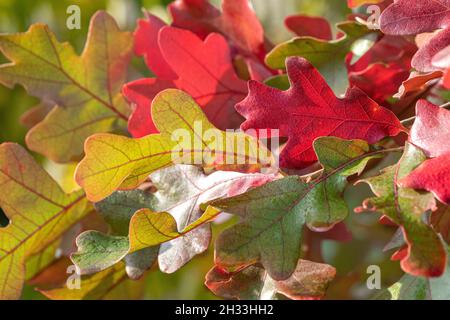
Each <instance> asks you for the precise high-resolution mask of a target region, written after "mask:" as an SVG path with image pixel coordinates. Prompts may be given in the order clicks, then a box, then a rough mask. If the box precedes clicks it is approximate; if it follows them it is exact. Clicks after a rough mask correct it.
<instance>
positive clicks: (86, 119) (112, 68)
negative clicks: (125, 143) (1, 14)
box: [0, 12, 133, 162]
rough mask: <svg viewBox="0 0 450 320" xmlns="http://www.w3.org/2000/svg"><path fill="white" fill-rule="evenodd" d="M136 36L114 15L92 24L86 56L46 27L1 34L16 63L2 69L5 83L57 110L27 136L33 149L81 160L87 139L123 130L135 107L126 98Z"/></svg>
mask: <svg viewBox="0 0 450 320" xmlns="http://www.w3.org/2000/svg"><path fill="white" fill-rule="evenodd" d="M132 43H133V41H132V37H131V34H130V33H128V32H122V31H120V30H119V28H118V26H117V24H116V23H115V21H114V20H113V18H112V17H111V16H109V15H108V14H107V13H105V12H98V13H97V14H95V15H94V16H93V18H92V20H91V25H90V28H89V37H88V41H87V43H86V46H85V49H84V51H83V54H82V55H81V56H78V55H77V54H76V53H75V51H74V49H73V48H72V47H71V46H70V45H69V44H68V43H60V42H58V41H57V40H56V37H55V35H54V34H53V33H52V32H51V31H50V30H49V29H48V27H47V26H46V25H43V24H35V25H33V26H31V28H30V29H29V30H28V31H27V32H26V33H18V34H12V35H8V34H6V35H0V50H1V51H2V52H3V54H4V55H5V56H6V57H7V58H9V59H10V60H11V61H12V63H8V64H4V65H2V66H0V82H1V83H2V84H4V85H6V86H8V87H13V86H14V85H15V84H20V85H22V86H24V87H25V88H26V90H27V92H28V93H29V94H31V95H33V96H36V97H39V98H41V99H43V100H45V101H47V102H50V103H52V105H54V106H55V107H54V108H53V109H52V111H50V113H49V114H48V115H47V116H46V117H45V119H44V120H43V121H41V122H40V123H38V124H37V125H36V126H35V127H34V128H33V129H31V131H30V132H29V133H28V136H27V145H28V146H29V148H30V149H32V150H34V151H37V152H40V153H42V154H44V155H45V156H47V157H48V158H50V159H52V160H55V161H57V162H68V161H71V160H74V159H78V158H80V157H81V155H82V153H83V144H84V140H85V139H86V138H87V137H89V136H90V135H91V134H93V133H96V132H110V131H113V130H116V129H117V128H118V126H119V127H120V126H121V127H123V126H124V124H125V122H126V121H127V119H128V113H129V108H128V106H127V104H126V102H125V100H124V99H123V97H122V95H121V94H120V90H121V86H122V84H123V83H124V81H125V78H126V70H127V66H128V63H129V60H130V58H131V50H132Z"/></svg>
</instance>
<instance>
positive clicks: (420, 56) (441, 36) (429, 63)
mask: <svg viewBox="0 0 450 320" xmlns="http://www.w3.org/2000/svg"><path fill="white" fill-rule="evenodd" d="M449 10H450V9H449ZM449 15H450V12H449ZM449 43H450V28H448V29H444V30H441V31H439V32H438V33H437V34H436V35H435V36H433V37H432V38H431V39H430V40H429V41H428V42H427V43H425V44H424V45H423V46H422V47H420V48H419V51H417V53H416V54H415V55H414V58H413V60H412V62H411V65H412V66H413V67H414V68H415V69H416V70H418V71H421V72H431V71H436V70H440V68H438V67H436V66H434V65H433V58H434V56H435V55H436V54H438V53H439V52H440V51H441V50H444V49H445V48H446V47H447V46H448V44H449Z"/></svg>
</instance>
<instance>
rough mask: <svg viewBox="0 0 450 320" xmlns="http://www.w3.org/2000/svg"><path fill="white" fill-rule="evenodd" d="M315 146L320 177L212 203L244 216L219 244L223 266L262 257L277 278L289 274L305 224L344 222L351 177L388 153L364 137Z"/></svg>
mask: <svg viewBox="0 0 450 320" xmlns="http://www.w3.org/2000/svg"><path fill="white" fill-rule="evenodd" d="M314 147H315V150H316V153H317V156H318V157H319V161H320V163H321V164H322V166H323V173H322V174H321V176H320V177H318V178H317V179H315V180H313V181H311V182H305V181H303V180H302V179H301V178H300V177H298V176H290V177H286V178H283V179H280V180H276V181H273V182H269V183H267V184H265V185H263V186H261V187H258V188H255V189H252V190H250V191H248V192H246V193H244V194H242V195H238V196H235V197H231V198H226V199H218V200H213V201H211V202H209V203H207V204H208V205H209V207H208V209H207V212H208V211H210V210H211V211H212V212H215V211H216V210H222V211H224V212H227V213H232V214H235V215H238V216H240V217H241V218H242V220H241V222H239V223H238V224H237V225H235V226H233V227H231V228H229V229H227V230H225V231H224V232H223V233H222V234H220V236H219V238H218V239H217V241H216V243H215V250H216V251H215V263H216V265H217V266H218V267H220V268H222V269H224V270H226V271H227V272H235V271H237V270H240V269H241V268H243V267H245V266H248V265H251V264H254V263H256V262H260V263H261V264H262V265H263V267H264V269H266V270H267V272H268V275H270V277H271V278H273V279H274V280H285V279H287V278H289V277H290V276H291V274H292V273H293V272H294V270H295V267H296V265H297V261H298V259H299V254H300V244H301V239H302V229H303V227H304V225H305V224H306V225H307V226H308V227H309V228H311V229H313V230H317V231H323V230H328V229H330V228H331V227H332V226H334V225H335V224H337V223H338V222H340V221H342V220H343V219H344V218H345V217H346V216H347V213H348V209H347V206H346V204H345V202H344V200H343V199H342V193H343V191H344V188H345V186H346V182H347V177H348V176H351V175H353V174H357V173H360V172H361V171H362V170H363V169H364V167H365V166H366V164H367V162H368V161H369V160H370V159H372V158H376V157H380V156H381V155H382V153H383V151H378V152H377V151H374V152H370V148H369V145H368V144H367V143H366V142H364V141H361V140H354V141H346V140H341V139H338V138H333V137H323V138H319V139H317V140H316V141H315V143H314ZM205 206H206V205H205Z"/></svg>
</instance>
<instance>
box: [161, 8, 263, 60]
mask: <svg viewBox="0 0 450 320" xmlns="http://www.w3.org/2000/svg"><path fill="white" fill-rule="evenodd" d="M169 11H170V14H171V15H172V18H173V24H172V25H173V26H175V27H179V28H183V29H188V30H191V31H192V32H194V33H196V34H197V35H198V36H200V37H201V38H202V39H204V38H206V36H207V35H208V34H210V33H211V32H219V33H222V35H224V36H225V37H227V38H228V39H229V40H230V44H231V45H232V46H233V47H236V48H237V49H238V50H239V51H240V52H241V53H242V54H243V55H244V56H248V55H254V56H256V57H259V58H260V59H264V55H265V53H266V52H265V49H264V29H263V27H262V25H261V23H260V22H259V20H258V17H257V16H256V14H255V12H254V11H253V9H252V7H251V5H250V3H249V1H248V0H223V1H222V12H220V10H218V9H217V8H216V7H214V6H213V5H211V4H210V3H209V1H207V0H177V1H175V2H173V3H172V4H170V5H169Z"/></svg>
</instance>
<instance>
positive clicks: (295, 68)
mask: <svg viewBox="0 0 450 320" xmlns="http://www.w3.org/2000/svg"><path fill="white" fill-rule="evenodd" d="M286 67H287V73H288V75H289V79H290V83H291V88H290V89H289V90H287V91H281V90H278V89H275V88H271V87H268V86H266V85H264V84H261V83H258V82H256V81H249V95H248V96H247V98H246V99H245V100H243V101H242V102H240V103H238V104H237V105H236V110H237V111H238V112H239V113H241V114H242V115H243V116H244V117H245V118H246V121H245V122H244V123H243V124H242V125H241V129H243V130H247V129H250V128H254V129H279V135H280V136H282V137H288V142H287V145H286V146H285V147H284V149H283V150H282V153H281V155H280V165H281V166H282V167H287V168H304V167H306V166H308V165H310V164H311V163H312V162H314V161H316V160H317V158H316V155H315V153H314V151H313V149H312V143H313V141H314V139H316V138H317V137H322V136H336V137H340V138H344V139H364V140H366V141H368V142H369V143H374V142H377V141H379V140H380V139H382V138H384V137H385V136H394V135H397V134H398V133H399V132H400V131H402V130H404V128H403V127H402V125H401V124H400V122H399V120H398V119H397V118H396V117H395V115H394V114H393V113H392V112H390V111H389V110H387V109H385V108H383V107H381V106H379V105H378V104H377V103H376V102H375V101H373V100H371V99H370V98H369V97H367V95H366V94H365V93H364V92H363V91H361V90H360V89H358V88H351V89H349V90H347V93H346V95H345V97H344V98H342V99H338V98H337V97H336V96H335V95H334V93H333V91H332V90H331V88H330V87H329V86H328V85H327V83H326V82H325V80H324V79H323V78H322V76H321V75H320V73H319V72H318V71H317V70H316V69H315V68H314V67H313V66H312V65H311V64H310V63H309V62H308V61H307V60H305V59H303V58H298V57H291V58H288V59H287V63H286Z"/></svg>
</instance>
